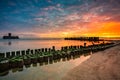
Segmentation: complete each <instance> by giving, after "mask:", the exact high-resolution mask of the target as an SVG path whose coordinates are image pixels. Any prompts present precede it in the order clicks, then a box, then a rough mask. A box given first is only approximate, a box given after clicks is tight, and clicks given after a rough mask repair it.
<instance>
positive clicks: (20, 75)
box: [0, 39, 91, 80]
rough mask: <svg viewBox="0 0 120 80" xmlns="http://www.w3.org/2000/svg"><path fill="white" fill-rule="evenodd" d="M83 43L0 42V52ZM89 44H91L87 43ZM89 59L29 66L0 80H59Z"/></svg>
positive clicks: (84, 57)
mask: <svg viewBox="0 0 120 80" xmlns="http://www.w3.org/2000/svg"><path fill="white" fill-rule="evenodd" d="M83 44H84V41H65V40H62V39H59V40H0V52H7V51H14V50H15V51H16V50H26V49H28V48H29V49H35V48H37V49H38V48H50V47H51V46H56V49H60V48H61V46H70V45H83ZM87 44H91V42H87ZM89 57H90V55H88V56H84V55H81V56H79V57H78V58H76V59H70V60H64V61H63V59H61V60H60V61H59V62H53V63H52V64H49V63H48V64H45V63H43V65H42V66H41V65H40V64H39V63H37V64H31V65H30V67H28V68H26V67H25V66H24V67H23V69H11V70H10V71H8V74H6V75H4V76H0V80H61V79H62V77H63V76H64V75H65V74H66V73H67V72H68V71H69V70H71V69H72V68H74V67H76V66H78V65H79V64H80V63H82V62H83V61H85V60H87V59H88V58H89Z"/></svg>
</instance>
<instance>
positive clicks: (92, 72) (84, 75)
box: [63, 45, 120, 80]
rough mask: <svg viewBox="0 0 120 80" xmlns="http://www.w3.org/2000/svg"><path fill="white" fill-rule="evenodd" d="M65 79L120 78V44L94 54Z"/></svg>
mask: <svg viewBox="0 0 120 80" xmlns="http://www.w3.org/2000/svg"><path fill="white" fill-rule="evenodd" d="M63 80H120V45H117V46H115V47H112V48H109V49H106V50H104V51H100V52H97V53H94V54H92V55H91V57H90V58H89V59H88V60H86V61H85V62H83V63H81V64H80V65H79V66H77V67H75V68H74V69H72V70H70V71H69V72H68V73H67V74H66V75H65V76H64V77H63Z"/></svg>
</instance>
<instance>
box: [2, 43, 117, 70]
mask: <svg viewBox="0 0 120 80" xmlns="http://www.w3.org/2000/svg"><path fill="white" fill-rule="evenodd" d="M112 46H115V45H114V44H113V43H106V44H99V45H89V46H86V43H85V44H84V46H81V45H80V46H64V47H61V51H63V52H62V53H60V54H59V53H57V51H58V50H55V46H52V48H41V49H35V50H30V49H28V50H22V51H16V52H15V51H12V52H7V53H6V58H8V59H11V60H12V57H13V58H14V57H15V56H16V57H17V56H18V60H17V61H16V60H14V59H13V60H14V61H11V60H7V62H2V63H0V72H3V71H5V70H8V69H10V68H16V67H23V65H28V64H31V63H37V62H48V61H49V62H51V61H53V60H58V59H61V58H71V56H77V55H81V54H83V53H88V52H90V51H92V52H97V51H101V50H105V49H107V48H110V47H112ZM70 49H73V50H72V51H69V50H70ZM40 52H43V54H44V52H45V53H47V52H50V53H51V52H53V53H51V54H52V55H49V54H48V55H45V56H37V57H32V56H33V55H34V54H35V55H40V54H42V53H40ZM31 54H33V55H32V56H31ZM20 55H21V56H22V58H20ZM24 56H26V57H28V58H24ZM3 58H4V57H3Z"/></svg>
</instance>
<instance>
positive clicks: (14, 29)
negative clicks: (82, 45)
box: [0, 0, 120, 38]
mask: <svg viewBox="0 0 120 80" xmlns="http://www.w3.org/2000/svg"><path fill="white" fill-rule="evenodd" d="M8 32H11V33H13V34H14V35H19V36H20V37H29V38H40V37H71V36H100V37H120V0H0V36H3V35H6V34H7V33H8Z"/></svg>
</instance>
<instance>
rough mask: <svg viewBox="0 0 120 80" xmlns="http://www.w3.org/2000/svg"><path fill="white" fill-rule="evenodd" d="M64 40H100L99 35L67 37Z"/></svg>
mask: <svg viewBox="0 0 120 80" xmlns="http://www.w3.org/2000/svg"><path fill="white" fill-rule="evenodd" d="M64 39H65V40H80V41H100V40H101V39H99V37H69V38H64Z"/></svg>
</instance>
